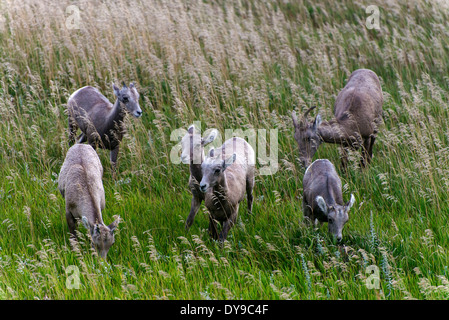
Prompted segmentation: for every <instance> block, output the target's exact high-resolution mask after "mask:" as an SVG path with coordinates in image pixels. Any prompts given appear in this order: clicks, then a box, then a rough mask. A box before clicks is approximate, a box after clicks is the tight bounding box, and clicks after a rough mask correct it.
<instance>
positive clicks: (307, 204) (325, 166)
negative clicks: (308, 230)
mask: <svg viewBox="0 0 449 320" xmlns="http://www.w3.org/2000/svg"><path fill="white" fill-rule="evenodd" d="M303 190H304V194H303V198H302V208H303V212H304V218H305V219H310V220H311V221H312V222H314V223H315V222H316V220H318V221H319V222H327V223H328V229H329V233H331V234H332V235H333V236H334V237H336V238H337V240H338V241H341V239H342V231H343V227H344V225H345V223H346V222H347V221H348V219H349V215H348V213H349V209H351V207H352V205H353V204H354V202H355V198H354V195H353V194H351V199H350V200H349V202H348V203H346V204H343V194H342V191H341V180H340V178H339V176H338V174H337V171H336V170H335V167H334V165H333V164H332V163H331V162H330V161H329V160H327V159H318V160H315V161H314V162H313V163H312V164H311V165H310V166H309V167H308V168H307V170H306V173H305V174H304V179H303Z"/></svg>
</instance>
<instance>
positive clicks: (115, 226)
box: [108, 219, 120, 233]
mask: <svg viewBox="0 0 449 320" xmlns="http://www.w3.org/2000/svg"><path fill="white" fill-rule="evenodd" d="M119 223H120V219H117V220H115V221H114V222H113V223H111V224H110V225H109V226H108V228H109V229H110V230H111V233H114V230H115V228H117V226H118V224H119Z"/></svg>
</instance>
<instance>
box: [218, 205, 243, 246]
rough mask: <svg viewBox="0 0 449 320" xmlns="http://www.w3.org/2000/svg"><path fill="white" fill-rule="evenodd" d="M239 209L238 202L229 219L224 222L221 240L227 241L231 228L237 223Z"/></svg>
mask: <svg viewBox="0 0 449 320" xmlns="http://www.w3.org/2000/svg"><path fill="white" fill-rule="evenodd" d="M238 211H239V205H238V204H237V205H236V208H235V209H234V211H233V212H232V213H231V215H230V216H229V219H228V220H226V221H225V222H224V223H223V228H222V229H221V232H220V241H221V242H223V241H225V240H226V238H227V237H228V232H229V230H230V229H231V228H232V226H233V225H234V224H235V220H237V213H238Z"/></svg>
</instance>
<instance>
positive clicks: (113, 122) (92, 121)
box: [67, 83, 142, 168]
mask: <svg viewBox="0 0 449 320" xmlns="http://www.w3.org/2000/svg"><path fill="white" fill-rule="evenodd" d="M112 87H113V90H114V94H115V96H116V97H117V100H116V101H115V103H114V104H112V103H111V102H109V100H108V99H107V98H106V97H105V96H104V95H102V94H101V93H100V91H98V90H97V89H96V88H93V87H90V86H86V87H83V88H81V89H78V90H77V91H75V92H74V93H73V94H72V95H71V96H70V97H69V100H68V101H67V107H68V113H69V143H70V145H72V144H73V143H74V142H75V136H76V131H77V130H78V128H80V129H81V131H82V133H81V135H80V136H79V138H78V142H79V143H83V142H85V141H87V142H88V143H89V144H90V145H91V146H92V147H93V148H94V149H96V148H97V147H100V148H102V149H108V150H110V159H111V162H112V165H113V167H114V168H115V167H116V163H117V155H118V152H119V144H120V141H121V140H122V138H123V134H124V133H125V131H126V128H125V125H124V121H123V120H124V117H125V114H126V112H125V110H127V111H128V112H129V113H131V114H132V115H133V116H134V117H136V118H139V117H140V116H141V115H142V110H141V109H140V106H139V93H138V92H137V90H136V87H135V85H134V83H131V84H130V85H129V87H127V86H126V85H125V83H123V87H122V89H119V88H118V87H116V85H115V84H113V85H112Z"/></svg>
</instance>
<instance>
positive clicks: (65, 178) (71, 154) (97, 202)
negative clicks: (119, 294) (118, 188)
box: [58, 144, 119, 259]
mask: <svg viewBox="0 0 449 320" xmlns="http://www.w3.org/2000/svg"><path fill="white" fill-rule="evenodd" d="M102 176H103V167H102V166H101V162H100V158H99V157H98V155H97V153H96V152H95V150H94V149H93V148H92V147H91V146H90V145H85V144H75V145H74V146H72V147H71V148H70V149H69V150H68V152H67V155H66V158H65V160H64V163H63V165H62V167H61V171H60V173H59V179H58V188H59V191H60V192H61V195H62V196H63V197H64V198H65V204H66V220H67V224H68V226H69V231H70V233H71V237H72V238H74V239H76V238H77V235H76V232H75V229H76V221H77V220H78V219H81V220H82V222H83V224H84V226H85V227H86V228H87V229H88V230H89V232H90V235H91V238H92V242H93V245H94V247H95V248H96V250H97V252H98V253H99V255H100V256H101V257H102V258H104V259H106V255H107V253H108V251H109V248H110V247H111V246H112V244H113V243H114V230H115V228H116V227H117V225H118V223H119V219H117V220H116V221H114V222H113V223H111V224H110V225H109V226H106V225H105V224H104V223H103V219H102V216H101V211H102V210H103V209H104V207H105V196H104V189H103V182H102Z"/></svg>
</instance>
